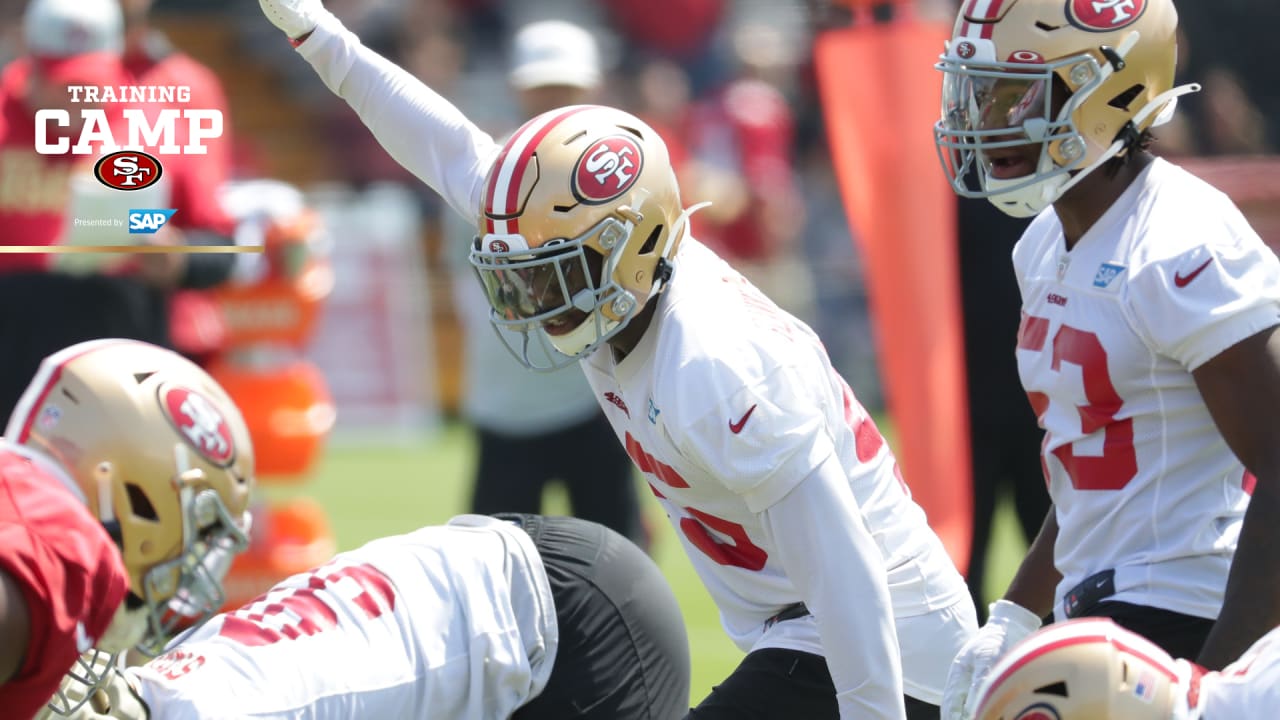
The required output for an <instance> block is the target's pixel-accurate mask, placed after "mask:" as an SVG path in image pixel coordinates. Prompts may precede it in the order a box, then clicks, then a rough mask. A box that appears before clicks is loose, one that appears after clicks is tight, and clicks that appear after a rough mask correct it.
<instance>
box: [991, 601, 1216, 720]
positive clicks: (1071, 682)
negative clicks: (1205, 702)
mask: <svg viewBox="0 0 1280 720" xmlns="http://www.w3.org/2000/svg"><path fill="white" fill-rule="evenodd" d="M1202 674H1203V670H1201V669H1200V668H1199V667H1198V666H1195V665H1193V664H1192V663H1189V662H1187V661H1186V660H1174V659H1173V658H1172V657H1170V656H1169V654H1168V653H1166V652H1165V651H1164V650H1161V649H1160V648H1159V647H1157V646H1156V645H1155V644H1153V643H1152V642H1151V641H1149V640H1147V639H1146V638H1144V637H1142V636H1140V635H1138V634H1136V633H1133V632H1130V631H1128V630H1125V629H1124V628H1122V627H1120V626H1119V625H1116V624H1115V623H1114V622H1112V621H1111V620H1109V619H1106V618H1082V619H1079V620H1069V621H1067V622H1063V623H1057V624H1055V625H1050V626H1048V627H1046V628H1044V629H1043V630H1040V631H1039V632H1037V633H1035V634H1033V635H1031V636H1030V637H1028V638H1027V639H1025V640H1023V641H1022V642H1020V643H1018V644H1017V645H1015V646H1014V647H1013V649H1012V650H1010V651H1009V653H1008V654H1007V655H1005V657H1004V658H1003V659H1001V660H1000V662H999V663H997V664H996V666H995V667H993V668H992V669H991V672H990V673H989V674H988V675H987V679H986V680H985V681H984V682H983V684H982V687H981V688H980V689H979V690H978V697H979V701H978V710H977V712H976V713H975V714H974V720H1192V719H1193V718H1194V717H1196V710H1195V709H1194V708H1193V707H1190V706H1189V704H1194V702H1195V697H1194V696H1195V695H1197V694H1198V693H1197V692H1189V690H1192V689H1195V688H1198V684H1199V680H1200V676H1201V675H1202ZM1189 697H1190V698H1191V699H1190V701H1189V700H1188V698H1189Z"/></svg>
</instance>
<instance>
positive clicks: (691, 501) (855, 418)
mask: <svg viewBox="0 0 1280 720" xmlns="http://www.w3.org/2000/svg"><path fill="white" fill-rule="evenodd" d="M675 267H676V270H675V274H674V275H673V277H672V280H671V283H670V284H669V285H668V287H667V289H666V291H665V292H664V293H663V295H661V296H660V297H659V306H658V309H657V312H656V315H655V317H654V320H653V324H652V325H651V326H650V328H649V329H648V331H647V332H646V333H645V334H644V337H643V338H642V339H641V340H640V342H639V344H638V346H637V347H636V348H635V349H634V350H633V351H632V352H631V353H630V354H629V355H628V356H627V357H626V358H625V359H624V360H623V361H622V362H621V363H615V361H614V358H613V353H612V351H611V350H610V349H609V348H608V347H607V346H606V347H604V348H602V349H601V350H598V351H596V352H595V353H593V354H592V355H590V356H588V357H587V358H585V359H584V360H583V362H582V366H583V368H584V370H585V372H586V374H587V380H588V381H589V382H590V383H591V386H592V388H593V389H594V390H595V392H596V396H597V399H598V400H599V401H600V404H601V407H603V408H604V411H605V414H606V415H607V416H608V417H609V420H610V422H611V423H612V424H613V428H614V431H615V432H616V433H617V435H618V439H619V440H620V441H621V442H622V443H623V444H624V445H625V446H626V448H627V452H628V453H629V454H630V455H631V457H632V459H633V460H634V461H635V463H636V465H637V466H638V467H639V468H640V470H641V471H642V472H643V473H644V476H645V479H647V480H648V482H649V486H650V488H651V489H652V491H653V494H654V495H655V496H657V498H658V500H659V502H661V504H662V506H663V508H664V509H665V510H666V512H667V516H668V518H670V520H671V523H672V525H674V526H675V529H676V533H677V535H678V536H679V537H680V541H681V542H682V543H683V545H684V548H685V551H686V552H687V553H688V556H689V558H690V560H691V561H692V563H693V566H694V569H695V570H696V571H697V573H698V575H699V577H700V578H701V579H702V582H703V583H704V584H705V585H706V587H707V589H708V591H709V592H710V593H711V596H712V598H713V599H714V600H715V602H716V605H717V606H718V608H719V609H720V615H721V620H722V623H723V625H724V628H725V630H726V631H727V632H728V634H729V636H730V637H731V638H732V639H733V641H734V642H735V643H736V644H737V645H738V646H739V647H740V648H742V649H743V650H744V651H748V650H750V649H751V648H752V646H753V644H754V643H755V642H756V640H757V639H758V638H759V637H760V635H761V633H762V632H763V630H764V627H763V623H764V622H765V621H766V620H767V619H768V618H769V617H771V616H772V615H774V614H775V613H777V612H778V610H779V609H780V608H781V607H783V606H786V605H789V604H791V603H795V602H799V601H801V600H802V599H803V598H801V597H800V595H799V594H798V592H797V590H796V588H795V587H794V585H793V584H792V582H791V581H790V580H789V579H788V577H787V570H786V569H784V568H782V567H780V566H779V564H778V563H777V562H776V561H775V560H774V559H773V557H772V555H773V553H772V550H773V543H772V541H771V540H770V538H769V536H768V533H767V532H766V531H765V528H764V526H763V524H762V522H761V519H760V517H759V513H761V512H763V511H765V510H767V509H768V508H769V507H770V506H771V505H773V504H774V503H775V502H777V501H778V500H780V499H782V498H783V497H784V496H785V495H786V494H787V493H788V491H790V490H791V489H792V488H794V487H795V486H796V485H798V484H799V483H800V482H801V481H802V480H804V479H805V478H806V477H808V476H809V475H810V474H811V473H812V472H813V471H814V470H815V469H816V468H817V467H818V465H819V464H820V463H821V462H822V461H823V460H825V459H826V458H827V457H828V456H830V455H832V454H835V455H836V456H837V457H838V458H839V460H840V462H841V464H842V465H843V466H844V467H845V468H846V471H847V475H848V478H849V486H850V488H852V490H853V494H854V496H855V499H856V501H857V503H858V506H859V507H860V508H861V510H862V514H863V518H864V521H865V523H866V526H867V528H868V530H869V531H870V533H871V535H872V536H873V537H874V539H875V541H876V545H877V547H878V548H879V550H880V554H881V556H882V559H883V562H884V565H885V568H886V569H887V572H888V580H889V590H890V596H891V599H892V603H893V610H894V613H895V614H896V615H898V616H903V617H905V616H910V615H921V614H924V613H927V612H931V611H933V610H937V609H940V608H944V607H947V606H949V605H951V604H953V603H954V602H955V601H956V600H957V599H958V598H960V597H963V596H964V594H965V592H966V591H965V589H964V584H963V582H962V581H961V580H960V577H959V574H958V573H957V572H956V570H955V567H954V565H952V563H951V561H950V559H949V558H948V556H947V555H946V552H945V551H944V550H943V549H942V546H941V543H940V542H939V541H938V539H937V536H936V535H935V534H934V533H933V531H932V530H931V529H930V528H929V526H928V524H927V523H926V521H925V515H924V512H923V511H922V510H921V509H920V507H919V506H918V505H916V503H915V502H914V501H912V499H911V496H910V494H909V492H908V490H907V488H906V485H905V484H904V483H903V482H902V479H901V477H900V475H899V472H898V467H897V463H896V462H895V460H894V457H893V454H892V453H891V452H890V450H889V448H888V446H887V445H886V444H885V442H884V439H883V437H881V435H880V433H879V431H878V430H877V429H876V427H875V424H874V422H872V420H871V417H870V416H869V415H868V414H867V412H866V411H865V410H864V409H863V408H862V406H861V405H860V404H859V403H858V401H857V400H856V399H855V398H854V396H853V393H852V391H851V390H850V389H849V387H848V385H847V384H846V383H845V382H844V380H843V379H842V378H841V377H840V376H839V375H838V374H836V372H835V371H834V370H833V369H832V367H831V365H830V361H829V360H828V358H827V355H826V352H825V351H824V349H823V348H822V345H821V343H820V341H819V340H818V338H817V336H816V335H815V334H814V333H813V331H812V330H810V329H809V327H807V326H806V325H805V324H804V323H802V322H800V321H799V320H796V319H795V318H793V317H791V316H790V315H788V314H786V313H784V312H783V311H782V310H780V309H779V308H778V307H777V306H776V305H774V304H773V303H772V302H771V301H770V300H768V299H767V298H766V297H765V296H764V295H762V294H761V293H760V292H759V291H758V290H756V289H755V288H754V287H753V286H752V285H751V284H750V283H748V282H747V281H746V280H745V279H743V277H742V276H741V275H739V274H738V273H737V272H736V271H734V270H733V269H732V268H731V267H729V265H728V264H726V263H725V262H724V261H723V260H721V259H720V258H719V257H717V256H716V255H715V254H714V253H712V252H711V251H710V250H708V249H706V248H705V247H704V246H702V245H701V244H699V243H698V242H697V241H695V240H694V239H692V238H688V237H686V238H685V239H684V241H683V242H682V244H681V248H680V251H679V255H678V256H677V258H676V261H675ZM791 570H792V571H793V572H803V571H804V569H803V568H792V569H791ZM850 601H851V602H856V600H854V599H852V598H851V599H850ZM796 627H797V628H799V627H800V626H796ZM803 649H810V648H803ZM819 652H820V650H819Z"/></svg>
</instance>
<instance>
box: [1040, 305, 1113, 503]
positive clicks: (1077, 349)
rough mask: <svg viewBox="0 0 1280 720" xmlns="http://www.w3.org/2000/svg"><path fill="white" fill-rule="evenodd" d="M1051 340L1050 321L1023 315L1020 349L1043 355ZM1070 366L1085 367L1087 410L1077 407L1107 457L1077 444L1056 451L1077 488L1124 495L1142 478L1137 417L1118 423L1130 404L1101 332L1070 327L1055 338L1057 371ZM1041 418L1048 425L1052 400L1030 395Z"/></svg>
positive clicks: (1086, 429)
mask: <svg viewBox="0 0 1280 720" xmlns="http://www.w3.org/2000/svg"><path fill="white" fill-rule="evenodd" d="M1048 337H1049V320H1048V319H1047V318H1040V317H1033V316H1030V315H1023V316H1022V325H1021V326H1020V327H1019V328H1018V347H1019V348H1020V349H1023V350H1031V351H1034V352H1041V351H1043V350H1044V346H1045V343H1046V342H1047V341H1048ZM1063 362H1068V363H1071V364H1072V365H1077V366H1079V367H1080V370H1081V375H1082V378H1083V380H1084V394H1085V398H1086V399H1087V400H1088V401H1089V404H1087V405H1081V406H1077V408H1076V411H1077V412H1078V413H1079V415H1080V429H1081V431H1082V432H1084V434H1086V435H1092V434H1093V433H1095V432H1098V431H1099V430H1102V431H1103V440H1102V455H1076V454H1075V450H1074V449H1073V445H1074V443H1073V444H1068V445H1062V446H1060V447H1058V448H1056V449H1054V451H1053V454H1054V456H1055V457H1057V458H1058V461H1059V462H1061V463H1062V466H1063V467H1064V468H1066V470H1067V476H1068V477H1070V478H1071V486H1072V487H1074V488H1075V489H1077V490H1119V489H1121V488H1123V487H1124V486H1125V485H1128V484H1129V481H1130V480H1132V479H1133V478H1134V477H1135V476H1136V475H1137V474H1138V455H1137V452H1136V451H1135V450H1134V447H1133V418H1125V419H1124V420H1117V419H1116V415H1117V414H1118V413H1119V412H1120V408H1121V407H1123V406H1124V400H1123V399H1122V398H1121V397H1120V394H1119V393H1117V392H1116V388H1115V385H1113V384H1112V383H1111V375H1110V373H1109V371H1108V369H1107V351H1106V349H1105V348H1103V347H1102V343H1101V342H1100V341H1099V340H1098V336H1097V334H1095V333H1091V332H1087V331H1084V330H1077V329H1076V328H1073V327H1071V326H1069V325H1063V326H1062V327H1060V328H1058V332H1057V333H1055V334H1054V336H1053V363H1052V367H1053V370H1054V371H1055V372H1059V371H1061V369H1062V363H1063ZM1028 397H1029V398H1030V400H1031V406H1032V407H1033V408H1034V409H1035V412H1036V416H1037V417H1039V418H1041V419H1042V420H1043V417H1044V413H1045V411H1046V410H1047V409H1048V403H1049V399H1048V397H1046V396H1045V395H1044V394H1043V393H1034V392H1033V393H1028Z"/></svg>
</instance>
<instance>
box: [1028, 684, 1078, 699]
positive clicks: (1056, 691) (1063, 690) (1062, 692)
mask: <svg viewBox="0 0 1280 720" xmlns="http://www.w3.org/2000/svg"><path fill="white" fill-rule="evenodd" d="M1036 694H1037V695H1057V696H1058V697H1070V696H1071V694H1070V693H1068V692H1067V684H1066V683H1065V682H1056V683H1050V684H1049V685H1045V686H1044V687H1039V688H1036Z"/></svg>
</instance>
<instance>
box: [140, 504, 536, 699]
mask: <svg viewBox="0 0 1280 720" xmlns="http://www.w3.org/2000/svg"><path fill="white" fill-rule="evenodd" d="M558 637H559V636H558V628H557V625H556V615H555V607H554V605H553V602H552V598H551V590H550V587H549V585H548V583H547V577H546V572H545V570H544V568H543V564H542V559H541V557H540V556H539V555H538V552H537V550H536V548H535V547H534V545H533V542H532V540H531V539H530V538H529V536H528V535H527V534H525V533H524V531H522V530H520V529H519V528H517V527H515V526H514V525H513V524H511V523H507V522H504V521H500V520H496V519H493V518H488V517H481V516H475V515H463V516H459V517H457V518H454V519H453V520H451V521H450V523H449V524H448V525H446V526H442V527H428V528H423V529H421V530H418V531H416V532H413V533H409V534H407V535H400V536H395V537H389V538H383V539H379V540H374V541H373V542H370V543H369V544H367V545H365V546H364V547H361V548H360V549H358V550H354V551H351V552H347V553H342V554H340V555H338V556H337V557H335V558H334V559H333V561H331V562H330V563H329V564H327V565H324V566H322V567H319V568H316V569H315V570H312V571H310V572H308V573H301V574H298V575H294V576H293V577H290V578H288V579H286V580H284V581H283V582H281V583H279V584H278V585H276V586H275V587H273V588H272V589H271V590H269V591H268V592H267V593H266V594H264V595H263V596H262V597H260V598H258V599H257V600H254V601H253V602H251V603H249V604H248V605H245V606H244V607H242V608H240V609H238V610H236V611H234V612H230V613H226V614H222V615H218V616H217V617H215V618H213V619H212V620H210V621H209V622H208V623H206V624H205V625H204V626H202V627H200V628H199V629H197V630H196V631H195V632H193V633H190V634H189V635H187V636H186V637H183V638H181V639H180V640H179V642H178V643H176V644H175V645H171V646H170V647H169V650H168V652H166V653H165V654H164V655H161V656H160V657H158V658H156V659H154V660H152V661H151V662H150V663H148V664H146V665H144V666H142V667H139V668H133V669H131V670H130V672H131V673H133V674H134V677H136V678H137V679H138V681H139V684H140V690H141V695H142V698H143V699H144V700H145V701H146V702H147V704H148V705H149V706H150V707H151V712H152V715H153V716H154V717H158V718H166V719H168V718H178V719H182V718H226V719H228V720H229V719H231V718H314V719H317V720H319V719H321V718H428V717H430V718H448V719H449V720H490V719H498V718H502V719H505V718H507V717H509V716H510V715H511V714H512V713H513V712H514V711H515V710H516V709H517V708H519V707H520V706H521V705H524V704H525V703H526V702H528V701H529V700H531V699H532V698H534V697H536V696H537V694H538V693H539V692H541V690H542V688H543V687H545V685H546V682H547V679H548V678H549V677H550V675H551V667H552V663H553V662H554V659H555V654H556V647H557V644H558Z"/></svg>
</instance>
